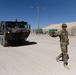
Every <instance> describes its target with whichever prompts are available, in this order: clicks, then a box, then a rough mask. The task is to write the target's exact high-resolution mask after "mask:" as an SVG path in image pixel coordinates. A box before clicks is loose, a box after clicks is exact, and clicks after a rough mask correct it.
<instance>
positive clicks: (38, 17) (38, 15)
mask: <svg viewBox="0 0 76 75" xmlns="http://www.w3.org/2000/svg"><path fill="white" fill-rule="evenodd" d="M39 12H40V10H39V6H37V19H38V34H39V29H40V13H39Z"/></svg>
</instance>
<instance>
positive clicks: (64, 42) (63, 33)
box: [51, 24, 69, 69]
mask: <svg viewBox="0 0 76 75" xmlns="http://www.w3.org/2000/svg"><path fill="white" fill-rule="evenodd" d="M66 28H67V25H66V24H62V30H60V31H59V32H57V33H56V34H54V35H51V36H52V37H57V36H59V38H60V47H61V51H62V53H61V54H60V55H59V56H58V57H57V58H56V60H57V61H59V59H60V58H61V57H62V60H63V65H64V67H65V68H67V69H69V68H68V59H69V55H68V54H67V53H68V48H67V46H68V45H69V38H68V32H67V30H66Z"/></svg>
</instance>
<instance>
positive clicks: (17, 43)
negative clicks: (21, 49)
mask: <svg viewBox="0 0 76 75" xmlns="http://www.w3.org/2000/svg"><path fill="white" fill-rule="evenodd" d="M35 44H37V42H33V41H32V42H30V41H25V42H23V43H19V42H16V43H11V44H10V45H9V46H11V47H18V46H27V45H35Z"/></svg>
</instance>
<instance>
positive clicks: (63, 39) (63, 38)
mask: <svg viewBox="0 0 76 75" xmlns="http://www.w3.org/2000/svg"><path fill="white" fill-rule="evenodd" d="M56 36H59V38H60V44H62V45H69V38H68V31H65V30H60V31H59V32H57V33H56Z"/></svg>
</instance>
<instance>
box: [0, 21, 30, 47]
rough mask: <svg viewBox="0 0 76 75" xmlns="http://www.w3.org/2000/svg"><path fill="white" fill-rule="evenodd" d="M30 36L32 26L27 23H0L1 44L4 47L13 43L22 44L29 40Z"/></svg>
mask: <svg viewBox="0 0 76 75" xmlns="http://www.w3.org/2000/svg"><path fill="white" fill-rule="evenodd" d="M29 34H30V25H29V24H28V22H25V21H17V20H16V21H1V22H0V43H1V45H3V46H4V47H6V46H8V44H10V43H11V42H16V41H19V42H20V43H22V42H24V41H26V40H27V38H28V36H29Z"/></svg>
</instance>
